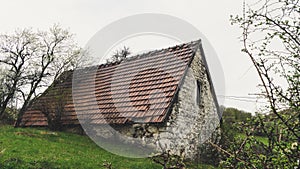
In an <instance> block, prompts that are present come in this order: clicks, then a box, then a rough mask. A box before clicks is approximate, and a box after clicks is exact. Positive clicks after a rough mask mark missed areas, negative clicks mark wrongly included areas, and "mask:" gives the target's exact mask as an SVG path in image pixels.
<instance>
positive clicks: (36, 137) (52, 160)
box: [0, 126, 161, 169]
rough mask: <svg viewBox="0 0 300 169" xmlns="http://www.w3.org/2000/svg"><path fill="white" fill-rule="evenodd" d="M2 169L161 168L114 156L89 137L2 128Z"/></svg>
mask: <svg viewBox="0 0 300 169" xmlns="http://www.w3.org/2000/svg"><path fill="white" fill-rule="evenodd" d="M0 152H1V153H0V168H5V169H6V168H12V169H15V168H45V169H47V168H49V169H50V168H51V169H52V168H84V169H86V168H105V167H104V166H103V164H104V163H112V167H113V168H117V169H134V168H136V169H155V168H161V167H160V166H158V165H157V164H154V163H153V162H152V161H151V160H150V159H131V158H125V157H120V156H117V155H114V154H111V153H109V152H107V151H105V150H103V149H101V148H99V147H98V146H97V145H96V144H94V143H93V142H92V141H91V140H90V139H89V138H88V137H87V136H81V135H76V134H70V133H63V132H50V131H47V130H42V129H32V128H13V127H11V126H2V127H0Z"/></svg>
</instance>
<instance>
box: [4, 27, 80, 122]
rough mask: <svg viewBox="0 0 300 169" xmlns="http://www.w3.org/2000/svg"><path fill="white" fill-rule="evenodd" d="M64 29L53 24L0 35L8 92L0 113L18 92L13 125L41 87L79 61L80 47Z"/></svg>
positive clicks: (19, 120)
mask: <svg viewBox="0 0 300 169" xmlns="http://www.w3.org/2000/svg"><path fill="white" fill-rule="evenodd" d="M73 37H74V35H73V34H71V33H70V32H69V31H68V30H65V29H62V28H61V27H59V26H58V25H54V26H53V27H51V28H50V29H49V30H48V31H35V32H34V31H32V30H31V29H24V30H17V31H16V32H15V33H13V34H11V35H1V36H0V54H1V55H2V58H1V60H0V62H1V64H2V65H3V66H4V67H5V69H7V70H9V71H8V73H7V74H6V77H7V79H8V80H7V83H6V84H5V85H6V86H8V89H9V90H8V94H7V95H6V97H5V99H4V102H3V104H2V105H3V106H2V107H1V112H0V114H3V112H4V111H5V109H6V107H7V104H8V102H9V101H11V100H12V99H13V97H14V95H16V94H19V95H21V99H22V106H21V108H20V111H19V113H18V117H17V121H16V124H15V125H16V126H19V125H20V122H21V119H22V116H23V114H24V112H25V111H26V109H27V108H28V107H29V106H30V105H31V104H32V100H33V98H35V97H36V96H37V95H38V94H39V93H40V92H41V90H42V89H44V88H45V87H47V86H49V84H52V82H53V81H54V80H55V79H57V78H58V77H59V76H60V74H61V73H63V72H64V71H66V70H69V69H74V68H75V67H76V66H78V64H80V62H78V61H79V60H80V58H81V56H82V55H81V54H82V49H81V48H79V47H78V45H77V44H76V43H75V42H74V40H73Z"/></svg>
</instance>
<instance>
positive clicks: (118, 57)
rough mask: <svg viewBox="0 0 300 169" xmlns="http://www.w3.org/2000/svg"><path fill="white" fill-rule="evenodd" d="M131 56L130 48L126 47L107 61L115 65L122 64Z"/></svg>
mask: <svg viewBox="0 0 300 169" xmlns="http://www.w3.org/2000/svg"><path fill="white" fill-rule="evenodd" d="M130 54H131V52H130V50H129V48H128V47H126V46H124V47H123V49H120V50H116V51H115V53H114V54H113V55H112V57H111V58H110V59H107V60H106V62H107V63H115V62H122V61H123V60H124V59H126V58H127V56H129V55H130Z"/></svg>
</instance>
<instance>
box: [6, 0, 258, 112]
mask: <svg viewBox="0 0 300 169" xmlns="http://www.w3.org/2000/svg"><path fill="white" fill-rule="evenodd" d="M248 1H249V0H248ZM242 6H243V1H241V0H230V1H218V2H216V1H209V0H202V1H199V0H186V1H184V0H180V1H179V0H169V1H166V0H151V1H145V0H119V1H116V0H110V1H100V0H88V1H84V0H60V1H59V0H51V1H41V0H26V1H24V0H10V1H4V0H2V1H1V5H0V21H1V26H0V33H6V32H11V31H13V30H14V29H16V28H25V27H32V28H39V29H47V28H49V27H51V26H52V25H53V24H54V23H59V24H61V26H62V27H64V28H69V29H70V31H71V32H72V33H75V34H76V40H77V42H78V44H79V45H80V46H82V47H83V46H85V45H86V43H87V42H88V41H89V39H90V38H91V37H92V36H93V35H94V34H95V33H96V32H97V31H99V30H100V29H101V28H103V27H104V26H106V25H108V24H110V23H112V22H114V21H116V20H118V19H121V18H123V17H126V16H130V15H134V14H141V13H162V14H168V15H172V16H175V17H178V18H181V19H183V20H185V21H187V22H189V23H191V24H192V25H193V26H195V27H196V28H197V29H198V30H199V31H201V33H202V34H204V35H205V36H206V38H207V39H208V40H209V42H210V43H211V45H212V46H213V48H214V49H215V51H216V53H217V55H218V57H219V60H220V62H221V65H222V68H223V71H224V75H225V87H224V88H225V89H226V91H225V92H226V93H225V95H226V96H234V97H249V94H253V93H256V92H257V91H258V88H257V84H258V83H259V80H258V78H257V75H256V73H255V71H254V68H253V67H252V66H251V63H250V60H249V58H248V57H247V56H245V55H244V54H242V53H241V52H240V49H241V43H240V42H239V39H238V37H239V36H240V34H241V31H240V30H239V29H238V28H237V27H236V26H232V25H231V24H230V22H229V18H230V15H231V14H234V15H235V14H241V13H242V9H243V8H242ZM148 43H149V44H146V45H145V46H147V45H148V46H151V44H153V43H154V42H148ZM130 45H131V46H130V47H132V49H133V50H135V46H134V44H130ZM152 46H153V45H152ZM136 50H141V49H137V48H136ZM144 50H145V51H146V50H149V49H144ZM133 52H139V51H133ZM206 57H209V56H206ZM210 69H212V68H210ZM217 95H219V97H223V96H220V94H219V93H217ZM222 95H223V94H222ZM250 96H251V95H250ZM251 97H252V96H251ZM224 104H225V106H227V107H236V108H239V109H243V110H246V111H251V112H254V111H256V110H257V109H258V104H257V103H255V102H245V101H241V100H240V98H238V99H236V98H233V97H226V98H225V103H224Z"/></svg>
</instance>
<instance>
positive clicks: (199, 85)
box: [196, 80, 201, 105]
mask: <svg viewBox="0 0 300 169" xmlns="http://www.w3.org/2000/svg"><path fill="white" fill-rule="evenodd" d="M200 101H201V83H200V81H199V80H197V93H196V103H197V104H198V105H200Z"/></svg>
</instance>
